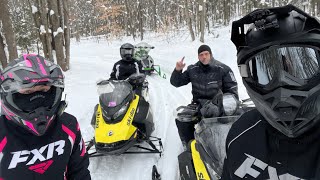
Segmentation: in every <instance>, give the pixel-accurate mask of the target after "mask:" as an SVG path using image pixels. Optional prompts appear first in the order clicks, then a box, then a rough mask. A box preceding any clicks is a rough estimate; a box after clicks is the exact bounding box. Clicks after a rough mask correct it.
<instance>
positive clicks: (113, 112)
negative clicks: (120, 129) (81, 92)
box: [97, 81, 133, 123]
mask: <svg viewBox="0 0 320 180" xmlns="http://www.w3.org/2000/svg"><path fill="white" fill-rule="evenodd" d="M97 86H98V94H99V103H100V105H101V108H102V114H103V117H104V119H105V121H108V122H111V121H112V122H114V123H115V121H117V122H118V120H119V119H120V120H121V118H119V117H121V116H122V115H124V114H125V113H126V110H127V108H128V106H129V103H130V102H131V100H132V99H133V91H132V86H131V85H130V84H129V83H128V82H127V81H104V82H100V83H99V84H98V85H97Z"/></svg>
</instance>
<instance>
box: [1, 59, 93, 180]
mask: <svg viewBox="0 0 320 180" xmlns="http://www.w3.org/2000/svg"><path fill="white" fill-rule="evenodd" d="M63 90H64V75H63V74H62V70H61V68H60V67H59V66H58V65H56V64H54V63H53V62H51V61H48V60H46V59H44V58H43V57H42V56H39V55H31V54H29V55H24V56H22V57H21V58H19V59H15V60H12V61H11V62H10V63H9V64H8V66H7V67H6V68H5V69H4V70H3V71H2V72H1V76H0V96H1V116H0V126H1V128H0V168H1V170H0V179H3V180H7V179H8V180H9V179H10V180H20V179H39V180H56V179H59V180H64V179H79V180H90V179H91V177H90V172H89V170H88V166H89V158H88V155H87V153H86V148H85V144H84V141H83V139H82V136H81V131H80V127H79V124H78V122H77V119H76V118H75V117H74V116H72V115H70V114H68V113H66V112H64V109H65V108H66V103H65V101H63V100H62V93H63Z"/></svg>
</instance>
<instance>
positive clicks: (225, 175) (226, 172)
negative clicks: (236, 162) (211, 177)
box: [220, 159, 231, 180]
mask: <svg viewBox="0 0 320 180" xmlns="http://www.w3.org/2000/svg"><path fill="white" fill-rule="evenodd" d="M220 179H222V180H223V179H231V177H230V174H229V169H228V160H227V159H224V163H223V170H222V175H221V178H220Z"/></svg>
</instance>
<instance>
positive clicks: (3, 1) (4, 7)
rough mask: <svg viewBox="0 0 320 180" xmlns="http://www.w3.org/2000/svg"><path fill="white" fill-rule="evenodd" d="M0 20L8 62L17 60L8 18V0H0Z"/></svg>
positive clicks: (14, 42) (9, 18)
mask: <svg viewBox="0 0 320 180" xmlns="http://www.w3.org/2000/svg"><path fill="white" fill-rule="evenodd" d="M0 7H1V11H0V20H1V22H2V28H3V36H4V38H5V41H6V44H7V45H8V52H9V61H12V60H13V59H16V58H18V52H17V44H16V40H15V35H14V30H13V27H12V21H11V17H10V12H9V7H8V0H0Z"/></svg>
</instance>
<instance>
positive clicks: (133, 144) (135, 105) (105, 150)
mask: <svg viewBox="0 0 320 180" xmlns="http://www.w3.org/2000/svg"><path fill="white" fill-rule="evenodd" d="M145 82H146V81H145V75H144V74H134V75H132V76H130V77H129V78H128V79H127V80H120V81H115V80H104V81H101V82H99V83H97V87H98V94H99V104H97V105H96V107H95V110H94V114H93V117H92V120H91V125H92V126H93V128H94V130H95V131H94V132H95V134H94V138H93V139H92V140H91V141H89V142H88V143H87V151H88V153H89V157H96V156H103V155H114V154H116V155H119V154H123V153H159V154H161V152H162V149H163V147H162V142H161V139H160V138H157V137H153V136H151V133H152V132H153V130H154V124H153V118H152V113H151V110H150V105H149V103H148V102H147V101H146V100H145V97H144V96H146V94H147V91H148V87H147V85H146V83H145ZM142 94H144V96H142ZM144 142H146V143H144ZM154 142H157V143H154ZM143 145H148V147H146V146H143ZM128 149H135V150H131V151H127V150H128ZM138 149H142V150H138Z"/></svg>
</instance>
